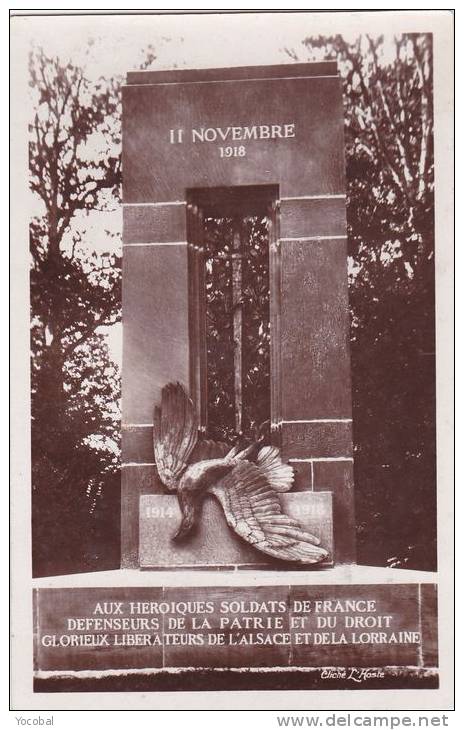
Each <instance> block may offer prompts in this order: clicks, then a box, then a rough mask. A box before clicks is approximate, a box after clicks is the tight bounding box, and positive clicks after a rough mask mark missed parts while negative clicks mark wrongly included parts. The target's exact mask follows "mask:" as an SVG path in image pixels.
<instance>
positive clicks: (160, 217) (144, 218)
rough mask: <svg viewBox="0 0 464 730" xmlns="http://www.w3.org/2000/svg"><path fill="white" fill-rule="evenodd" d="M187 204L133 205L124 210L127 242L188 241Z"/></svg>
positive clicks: (124, 230) (124, 233) (125, 239)
mask: <svg viewBox="0 0 464 730" xmlns="http://www.w3.org/2000/svg"><path fill="white" fill-rule="evenodd" d="M186 228H187V214H186V206H185V205H162V206H155V205H133V206H130V207H129V206H126V207H125V208H124V210H123V237H124V243H125V244H131V243H146V242H147V243H153V242H155V243H156V242H160V241H161V242H162V241H186V240H187V239H186V236H187V233H186Z"/></svg>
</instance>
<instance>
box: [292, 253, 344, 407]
mask: <svg viewBox="0 0 464 730" xmlns="http://www.w3.org/2000/svg"><path fill="white" fill-rule="evenodd" d="M281 249H282V254H281V269H282V276H281V278H282V296H281V298H282V304H281V332H282V341H281V387H282V418H283V419H284V420H295V419H323V418H349V417H350V416H351V390H350V382H351V377H350V376H351V374H350V358H349V339H348V336H349V320H348V313H349V309H348V287H347V263H346V261H347V259H346V242H345V241H343V240H333V239H332V240H326V241H303V242H302V241H286V242H284V243H282V246H281Z"/></svg>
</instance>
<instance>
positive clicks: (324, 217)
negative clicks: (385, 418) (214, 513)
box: [278, 194, 355, 563]
mask: <svg viewBox="0 0 464 730" xmlns="http://www.w3.org/2000/svg"><path fill="white" fill-rule="evenodd" d="M278 243H279V253H280V289H281V293H280V296H281V301H280V378H279V379H280V398H281V402H280V424H279V425H280V429H281V444H282V449H283V453H284V456H285V458H286V459H288V461H289V462H290V463H291V464H292V465H293V467H294V469H295V473H296V488H297V489H299V490H307V489H311V490H316V491H319V490H324V491H332V492H333V505H334V539H335V562H337V563H340V562H348V563H349V562H354V561H355V521H354V492H353V453H352V420H351V377H350V358H349V308H348V277H347V253H346V220H345V196H344V195H342V194H339V195H335V194H334V195H320V196H318V195H310V196H307V197H306V196H298V197H294V198H290V197H288V198H284V197H283V198H281V203H280V234H279V240H278Z"/></svg>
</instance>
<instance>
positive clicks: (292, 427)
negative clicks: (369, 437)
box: [282, 422, 353, 460]
mask: <svg viewBox="0 0 464 730" xmlns="http://www.w3.org/2000/svg"><path fill="white" fill-rule="evenodd" d="M352 449H353V445H352V436H351V422H339V423H283V424H282V453H283V457H284V459H285V460H288V459H298V458H301V459H310V458H321V457H322V458H324V457H344V458H351V456H352V453H353V452H352Z"/></svg>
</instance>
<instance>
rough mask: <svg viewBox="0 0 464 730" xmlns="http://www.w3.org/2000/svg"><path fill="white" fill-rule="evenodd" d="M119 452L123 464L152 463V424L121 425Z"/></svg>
mask: <svg viewBox="0 0 464 730" xmlns="http://www.w3.org/2000/svg"><path fill="white" fill-rule="evenodd" d="M121 453H122V463H123V464H133V463H137V464H153V462H154V453H153V426H152V425H146V426H123V427H122V430H121Z"/></svg>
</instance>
